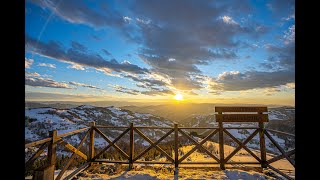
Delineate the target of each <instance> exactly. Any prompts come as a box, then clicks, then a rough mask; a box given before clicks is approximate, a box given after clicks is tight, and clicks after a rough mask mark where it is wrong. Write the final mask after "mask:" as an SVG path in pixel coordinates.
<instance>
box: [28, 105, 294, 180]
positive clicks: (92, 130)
mask: <svg viewBox="0 0 320 180" xmlns="http://www.w3.org/2000/svg"><path fill="white" fill-rule="evenodd" d="M218 110H221V109H218ZM231 110H232V109H228V112H229V111H231ZM237 110H238V109H237ZM239 110H243V109H239ZM244 110H249V111H250V112H251V111H253V110H254V109H244ZM258 110H259V113H262V112H260V111H265V108H261V107H259V108H258ZM216 111H217V109H216ZM219 115H223V114H222V113H221V112H219ZM264 121H265V119H262V121H261V122H259V123H258V124H259V126H258V127H223V121H219V122H218V125H219V126H217V127H179V126H178V124H174V126H173V127H155V126H134V124H133V123H130V126H122V127H113V126H102V125H95V122H92V123H91V124H90V127H88V128H83V129H79V130H75V131H72V132H68V133H64V134H61V135H57V131H56V130H54V131H50V133H49V134H50V137H48V138H45V139H43V140H39V141H35V142H31V143H27V144H25V148H29V147H33V146H37V145H41V146H40V147H39V148H38V150H37V151H36V152H35V153H34V154H33V156H32V157H31V158H29V160H28V161H27V162H26V163H25V170H26V171H27V170H28V169H30V167H31V166H32V164H33V163H34V162H35V160H36V159H37V158H38V157H39V156H40V155H41V154H42V153H43V152H44V150H45V149H46V148H47V149H48V153H47V160H48V163H47V166H48V167H52V166H55V163H56V149H57V145H59V146H63V147H64V148H65V149H67V150H69V151H70V152H72V155H71V156H70V157H69V159H68V161H67V162H66V163H65V165H64V166H63V168H62V169H61V171H60V173H59V175H58V176H57V177H56V179H57V180H60V179H62V177H63V175H64V173H65V172H66V170H67V169H68V167H69V166H70V165H71V163H72V162H73V161H74V159H75V157H76V156H78V157H81V158H82V159H84V160H85V163H84V164H83V165H81V166H80V167H79V168H78V169H76V170H75V171H74V172H73V173H71V174H69V175H68V176H66V177H65V178H64V179H71V178H72V177H74V176H75V175H77V174H78V173H79V172H81V171H83V170H85V169H86V168H87V167H90V165H91V164H92V163H93V162H106V163H122V164H128V165H129V169H132V168H133V164H141V163H144V164H172V165H174V166H175V168H178V167H179V165H182V164H219V165H220V168H221V169H223V170H224V169H225V168H226V167H225V165H226V164H248V165H249V164H260V166H261V167H262V168H270V169H271V170H273V171H275V172H277V173H278V174H280V175H281V176H283V177H285V178H287V179H294V178H292V177H290V176H289V175H287V174H285V173H284V172H282V171H281V170H280V169H277V168H275V167H274V166H272V165H271V163H274V162H276V161H279V160H281V159H283V158H285V159H286V160H288V161H289V162H290V164H292V166H293V167H295V160H294V159H293V158H291V156H292V155H294V154H295V149H293V150H290V151H288V152H285V151H284V150H283V149H282V148H281V147H280V145H279V144H278V143H277V142H276V141H275V140H274V139H273V137H272V136H271V134H270V133H279V134H282V135H287V136H291V137H294V135H293V134H289V133H284V132H280V131H276V130H271V129H266V128H264V124H263V122H264ZM228 122H229V119H228ZM101 129H122V130H123V131H122V133H121V134H120V135H118V136H117V137H116V138H114V139H113V140H111V139H110V138H109V137H108V136H107V135H106V134H104V133H103V132H102V131H101ZM145 129H149V130H152V129H166V130H169V131H168V132H167V133H165V134H164V135H163V136H162V137H160V138H159V139H158V140H156V141H153V140H152V139H150V138H149V137H148V136H147V135H146V134H145V133H143V131H142V130H145ZM230 129H251V130H253V132H252V133H251V134H250V135H249V136H248V137H247V138H246V139H245V140H244V141H242V142H241V141H240V140H238V139H237V138H236V137H235V136H233V135H232V134H231V133H230V132H229V131H228V130H230ZM187 130H207V133H206V134H207V135H206V137H204V138H202V140H201V141H200V142H198V141H197V140H195V139H194V138H193V137H192V136H191V133H190V132H188V131H187ZM78 133H84V136H83V137H82V139H81V141H80V143H79V144H78V145H77V147H74V146H72V145H71V144H69V143H67V142H66V141H64V140H63V139H62V138H64V137H67V136H71V135H75V134H78ZM95 134H98V135H100V136H101V137H102V138H103V139H104V140H105V141H106V142H108V145H107V146H105V147H104V148H103V149H102V150H100V151H99V152H95V147H94V142H95ZM257 134H258V135H259V141H260V157H258V156H257V155H256V154H255V153H253V152H252V151H253V150H251V149H250V148H248V147H247V146H246V144H247V143H248V142H249V141H250V140H252V138H253V137H254V136H255V135H257ZM125 135H129V142H128V143H129V144H128V147H129V152H125V151H124V150H123V149H121V148H120V147H119V146H118V145H117V144H116V143H117V142H118V141H119V140H120V139H121V138H123V137H124V136H125ZM135 135H138V136H140V137H141V138H142V139H143V140H145V141H147V142H148V143H149V144H150V146H149V147H148V148H146V149H144V150H143V151H142V152H140V153H139V154H137V153H135V152H134V145H135V141H134V136H135ZM170 135H171V136H173V137H174V138H173V139H174V140H173V143H174V149H173V152H174V155H172V156H171V155H170V154H168V153H167V152H166V151H165V150H164V149H162V148H161V147H160V146H159V143H160V142H162V141H163V140H164V139H166V138H167V137H169V136H170ZM179 135H180V137H184V138H187V139H188V141H189V142H191V143H192V144H194V146H193V147H192V148H191V150H190V151H188V152H187V153H186V154H184V155H183V156H181V157H179ZM215 135H218V143H219V153H218V156H217V155H215V154H214V153H212V152H210V151H209V150H208V149H207V148H206V147H205V146H203V145H204V144H205V143H206V142H207V141H208V140H210V138H212V137H213V136H215ZM224 135H227V136H229V137H230V138H231V139H232V140H233V141H234V142H235V143H237V144H238V147H236V148H235V149H234V150H233V151H232V152H231V153H230V154H229V155H228V156H226V157H225V156H224V150H225V147H224V145H225V143H224ZM266 138H268V139H269V140H270V141H271V143H272V144H273V145H274V146H275V147H276V148H277V149H278V150H279V151H280V153H281V154H280V155H277V156H275V157H272V158H271V159H269V160H267V158H266V144H265V139H266ZM87 139H88V140H89V143H87V144H86V145H87V146H88V149H89V151H88V153H87V154H86V153H84V152H81V151H80V149H81V147H82V146H83V144H84V142H85V141H86V140H87ZM111 147H112V148H114V149H115V150H116V151H118V152H119V153H120V154H121V155H122V156H123V157H124V158H125V160H122V161H119V160H107V159H99V157H100V156H101V155H102V154H104V153H105V152H106V151H107V150H108V149H109V148H111ZM152 148H155V149H157V150H158V151H159V152H160V153H161V154H162V155H163V156H164V157H166V159H167V161H161V162H160V161H142V160H141V157H143V156H144V155H145V154H146V153H148V152H149V151H150V150H151V149H152ZM241 149H244V150H246V151H247V152H248V153H249V154H250V155H251V156H252V157H253V158H254V159H255V160H256V162H247V161H246V162H244V161H240V162H234V161H231V158H232V157H234V156H235V155H236V154H237V153H238V152H239V151H240V150H241ZM196 150H201V151H202V152H205V153H206V154H208V156H209V158H211V159H212V160H213V161H212V162H185V161H184V160H186V159H187V158H188V157H189V156H190V155H191V154H192V153H193V152H195V151H196ZM255 152H256V151H255ZM52 169H53V170H54V168H52ZM37 172H38V171H35V172H34V174H36V173H37ZM48 173H49V174H50V175H51V176H50V177H52V178H51V179H53V173H54V171H49V172H48Z"/></svg>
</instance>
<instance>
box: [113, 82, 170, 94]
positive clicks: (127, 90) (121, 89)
mask: <svg viewBox="0 0 320 180" xmlns="http://www.w3.org/2000/svg"><path fill="white" fill-rule="evenodd" d="M109 86H110V87H112V88H113V89H114V90H115V91H117V92H121V93H125V94H130V95H140V94H143V95H148V96H154V95H173V94H174V92H173V91H171V90H169V89H157V88H154V89H151V90H147V91H139V90H136V89H130V88H126V87H123V86H119V85H111V84H109Z"/></svg>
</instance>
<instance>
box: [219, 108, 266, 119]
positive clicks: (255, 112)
mask: <svg viewBox="0 0 320 180" xmlns="http://www.w3.org/2000/svg"><path fill="white" fill-rule="evenodd" d="M215 112H218V114H216V121H217V122H269V118H268V114H263V113H264V112H268V108H267V107H238V106H233V107H230V106H226V107H223V106H219V107H215ZM225 112H227V113H230V114H223V113H225ZM246 112H247V114H246ZM249 112H250V113H249ZM236 113H241V114H236Z"/></svg>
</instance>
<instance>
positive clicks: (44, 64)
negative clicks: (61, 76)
mask: <svg viewBox="0 0 320 180" xmlns="http://www.w3.org/2000/svg"><path fill="white" fill-rule="evenodd" d="M38 66H42V67H49V68H56V65H55V64H49V63H39V64H38Z"/></svg>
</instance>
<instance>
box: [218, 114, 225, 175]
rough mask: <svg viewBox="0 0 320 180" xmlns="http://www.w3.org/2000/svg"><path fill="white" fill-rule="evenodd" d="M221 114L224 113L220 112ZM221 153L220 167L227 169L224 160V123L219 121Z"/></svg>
mask: <svg viewBox="0 0 320 180" xmlns="http://www.w3.org/2000/svg"><path fill="white" fill-rule="evenodd" d="M219 114H222V113H221V112H219ZM219 155H220V168H221V169H222V170H225V169H226V167H225V162H224V142H223V124H222V122H221V121H220V122H219Z"/></svg>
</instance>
